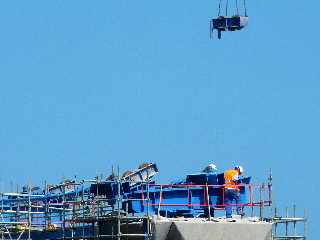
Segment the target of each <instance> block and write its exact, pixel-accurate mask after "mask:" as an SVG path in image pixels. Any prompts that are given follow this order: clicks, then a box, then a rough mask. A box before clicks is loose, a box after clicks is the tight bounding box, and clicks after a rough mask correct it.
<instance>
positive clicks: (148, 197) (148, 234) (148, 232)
mask: <svg viewBox="0 0 320 240" xmlns="http://www.w3.org/2000/svg"><path fill="white" fill-rule="evenodd" d="M149 184H150V182H149V170H148V169H147V221H146V222H147V237H146V239H149V237H150V223H149V220H150V219H149V204H150V192H149Z"/></svg>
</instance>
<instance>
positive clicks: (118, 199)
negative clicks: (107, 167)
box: [117, 166, 121, 240]
mask: <svg viewBox="0 0 320 240" xmlns="http://www.w3.org/2000/svg"><path fill="white" fill-rule="evenodd" d="M117 175H118V178H117V179H118V197H117V208H118V219H117V220H118V234H117V239H118V240H121V219H120V218H121V215H120V199H121V198H120V197H121V196H120V187H121V182H120V181H121V179H120V169H119V166H118V174H117Z"/></svg>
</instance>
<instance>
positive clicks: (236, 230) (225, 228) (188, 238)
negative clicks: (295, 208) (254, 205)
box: [153, 219, 272, 240]
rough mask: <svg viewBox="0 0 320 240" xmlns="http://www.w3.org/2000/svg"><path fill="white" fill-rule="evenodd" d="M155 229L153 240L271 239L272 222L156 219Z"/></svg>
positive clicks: (154, 221)
mask: <svg viewBox="0 0 320 240" xmlns="http://www.w3.org/2000/svg"><path fill="white" fill-rule="evenodd" d="M153 231H154V234H153V240H234V239H241V240H271V232H272V224H271V223H267V222H260V221H248V220H247V219H246V220H236V222H227V221H226V220H225V219H224V220H221V219H220V220H213V221H206V220H197V219H180V220H176V219H154V220H153Z"/></svg>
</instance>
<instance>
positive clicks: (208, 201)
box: [206, 183, 211, 221]
mask: <svg viewBox="0 0 320 240" xmlns="http://www.w3.org/2000/svg"><path fill="white" fill-rule="evenodd" d="M206 195H207V206H208V220H209V221H211V213H210V212H211V207H210V198H209V189H208V183H206Z"/></svg>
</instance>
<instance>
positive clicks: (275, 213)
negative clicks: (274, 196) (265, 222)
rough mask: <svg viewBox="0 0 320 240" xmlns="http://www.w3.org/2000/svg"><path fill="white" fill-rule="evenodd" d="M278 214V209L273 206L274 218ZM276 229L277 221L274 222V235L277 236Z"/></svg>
mask: <svg viewBox="0 0 320 240" xmlns="http://www.w3.org/2000/svg"><path fill="white" fill-rule="evenodd" d="M277 216H278V209H277V208H276V207H275V208H274V218H276V217H277ZM277 230H278V223H277V222H276V223H275V224H274V236H275V237H276V236H277V234H278V233H277Z"/></svg>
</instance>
